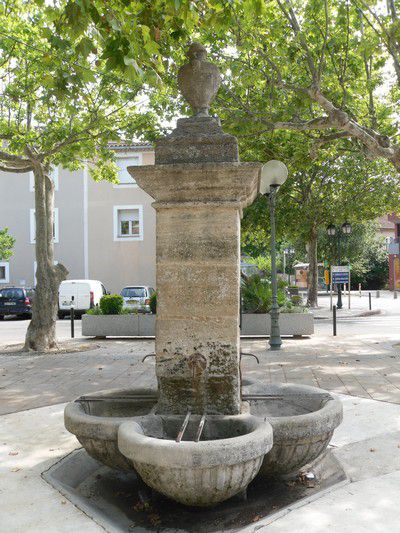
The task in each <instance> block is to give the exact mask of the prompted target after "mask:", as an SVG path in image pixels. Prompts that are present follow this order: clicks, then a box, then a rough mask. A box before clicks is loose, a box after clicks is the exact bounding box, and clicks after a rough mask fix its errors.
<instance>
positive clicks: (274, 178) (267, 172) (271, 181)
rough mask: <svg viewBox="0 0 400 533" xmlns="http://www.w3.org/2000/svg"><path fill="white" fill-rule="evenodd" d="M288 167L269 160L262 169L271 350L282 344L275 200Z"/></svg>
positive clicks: (261, 189) (280, 162)
mask: <svg viewBox="0 0 400 533" xmlns="http://www.w3.org/2000/svg"><path fill="white" fill-rule="evenodd" d="M287 175H288V169H287V167H286V165H285V164H284V163H282V161H276V160H274V159H273V160H272V161H268V163H265V165H264V166H263V167H262V169H261V183H260V192H261V194H263V195H265V196H268V199H269V212H270V219H271V286H272V307H271V312H270V315H271V335H270V337H269V345H270V349H271V350H279V349H280V347H281V344H282V339H281V333H280V329H279V305H278V280H277V272H276V243H275V235H276V232H275V200H276V193H277V191H278V189H279V187H280V186H281V185H282V184H283V183H285V181H286V178H287Z"/></svg>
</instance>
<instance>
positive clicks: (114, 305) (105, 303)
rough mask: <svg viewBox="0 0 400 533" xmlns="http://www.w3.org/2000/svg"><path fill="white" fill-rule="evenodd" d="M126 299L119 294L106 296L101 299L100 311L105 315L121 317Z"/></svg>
mask: <svg viewBox="0 0 400 533" xmlns="http://www.w3.org/2000/svg"><path fill="white" fill-rule="evenodd" d="M123 306H124V299H123V298H122V296H120V295H119V294H105V295H104V296H102V297H101V299H100V310H101V312H102V314H103V315H120V314H121V313H122V308H123Z"/></svg>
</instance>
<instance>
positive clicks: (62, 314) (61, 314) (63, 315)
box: [57, 311, 65, 320]
mask: <svg viewBox="0 0 400 533" xmlns="http://www.w3.org/2000/svg"><path fill="white" fill-rule="evenodd" d="M57 316H58V318H59V319H60V320H62V319H63V318H65V314H64V313H62V312H61V311H58V313H57Z"/></svg>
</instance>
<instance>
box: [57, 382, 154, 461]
mask: <svg viewBox="0 0 400 533" xmlns="http://www.w3.org/2000/svg"><path fill="white" fill-rule="evenodd" d="M141 395H145V396H146V395H147V396H149V398H148V399H146V398H135V396H141ZM151 395H152V396H153V397H151ZM156 395H157V391H155V390H149V389H139V388H137V389H130V390H111V391H100V392H98V393H92V394H90V395H88V396H87V397H85V398H87V399H85V400H84V399H82V398H78V399H77V400H75V401H74V402H71V403H69V404H67V406H66V407H65V411H64V424H65V427H66V428H67V430H68V431H69V432H71V433H73V434H74V435H75V436H76V438H77V439H78V440H79V442H80V443H81V444H82V446H83V447H84V448H85V449H86V451H87V452H88V454H89V455H90V456H91V457H93V458H94V459H97V460H98V461H100V462H101V463H103V464H105V465H107V466H109V467H111V468H116V469H118V470H132V463H130V461H129V460H128V459H127V458H126V457H125V456H124V455H122V454H121V453H120V451H119V449H118V445H117V436H118V428H119V426H120V425H121V424H122V423H123V422H126V420H127V418H128V417H134V416H141V415H144V414H147V413H150V411H151V410H152V409H153V408H154V407H155V404H156V399H155V398H156ZM90 397H95V398H97V400H90ZM115 398H125V400H118V401H116V400H115ZM99 399H100V400H99Z"/></svg>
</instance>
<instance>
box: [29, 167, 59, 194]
mask: <svg viewBox="0 0 400 533" xmlns="http://www.w3.org/2000/svg"><path fill="white" fill-rule="evenodd" d="M50 176H51V178H52V180H53V183H54V190H55V191H58V167H54V168H53V169H52V170H51V172H50ZM29 190H30V191H31V192H33V191H34V190H35V176H34V175H33V172H29Z"/></svg>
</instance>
